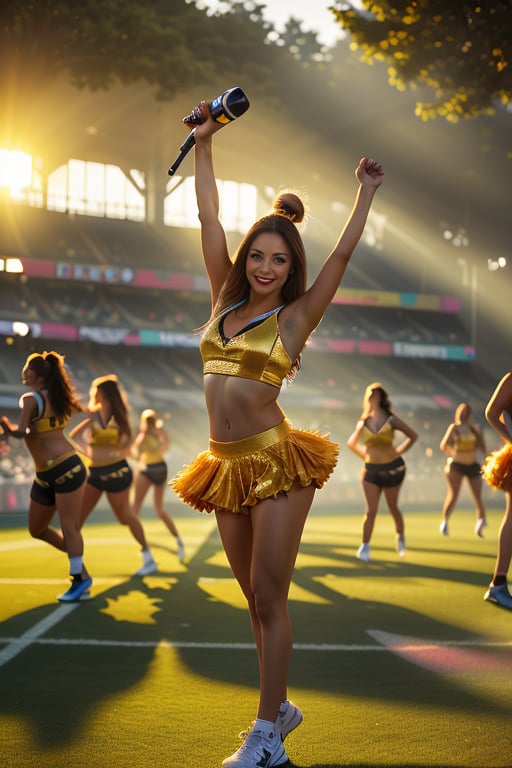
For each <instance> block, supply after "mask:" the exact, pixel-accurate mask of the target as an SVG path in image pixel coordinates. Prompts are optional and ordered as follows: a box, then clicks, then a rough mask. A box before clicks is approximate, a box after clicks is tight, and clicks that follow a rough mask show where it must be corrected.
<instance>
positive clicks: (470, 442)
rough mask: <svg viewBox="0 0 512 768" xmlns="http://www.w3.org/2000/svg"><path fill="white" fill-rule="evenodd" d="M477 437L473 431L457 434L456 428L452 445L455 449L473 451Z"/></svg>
mask: <svg viewBox="0 0 512 768" xmlns="http://www.w3.org/2000/svg"><path fill="white" fill-rule="evenodd" d="M477 442H478V437H477V436H476V435H475V433H474V432H468V433H464V434H459V433H458V432H457V430H455V431H454V434H453V447H454V449H455V450H456V451H462V452H464V451H474V450H475V448H476V444H477Z"/></svg>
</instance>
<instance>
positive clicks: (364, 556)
mask: <svg viewBox="0 0 512 768" xmlns="http://www.w3.org/2000/svg"><path fill="white" fill-rule="evenodd" d="M356 557H357V559H358V560H362V561H363V562H364V563H369V562H370V545H369V544H361V546H360V547H359V549H358V550H357V555H356Z"/></svg>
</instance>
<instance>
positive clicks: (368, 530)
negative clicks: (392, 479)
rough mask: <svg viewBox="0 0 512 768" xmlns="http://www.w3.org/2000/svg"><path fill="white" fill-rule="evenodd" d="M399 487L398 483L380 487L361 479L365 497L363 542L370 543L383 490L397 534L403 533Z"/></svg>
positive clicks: (401, 534)
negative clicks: (399, 505) (389, 486)
mask: <svg viewBox="0 0 512 768" xmlns="http://www.w3.org/2000/svg"><path fill="white" fill-rule="evenodd" d="M400 488H401V486H400V485H395V486H393V487H392V488H380V487H379V486H378V485H375V484H374V483H367V482H365V481H363V492H364V496H365V499H366V510H365V514H364V521H363V543H364V544H369V543H370V539H371V537H372V533H373V527H374V525H375V519H376V517H377V512H378V509H379V500H380V497H381V493H382V492H384V498H385V499H386V504H387V505H388V509H389V513H390V515H391V517H392V518H393V521H394V523H395V530H396V533H397V535H398V536H403V535H404V518H403V515H402V513H401V512H400V509H399V508H398V495H399V493H400Z"/></svg>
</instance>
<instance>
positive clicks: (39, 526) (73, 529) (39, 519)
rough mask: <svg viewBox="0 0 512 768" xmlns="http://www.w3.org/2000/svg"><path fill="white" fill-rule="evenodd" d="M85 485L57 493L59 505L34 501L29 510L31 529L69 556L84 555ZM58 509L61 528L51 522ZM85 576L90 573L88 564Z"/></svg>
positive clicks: (37, 537)
mask: <svg viewBox="0 0 512 768" xmlns="http://www.w3.org/2000/svg"><path fill="white" fill-rule="evenodd" d="M83 494H84V486H83V485H82V486H81V487H80V488H77V489H76V490H74V491H70V492H69V493H59V494H56V495H55V502H56V503H55V504H54V505H52V506H50V507H48V506H45V505H43V504H38V503H37V502H35V501H33V500H31V501H30V506H29V513H28V530H29V533H30V535H31V536H33V537H34V538H35V539H41V541H46V542H47V543H48V544H50V545H51V546H52V547H55V548H56V549H58V550H59V551H60V552H66V553H67V555H68V557H69V558H71V557H80V558H82V557H83V554H84V540H83V538H82V534H81V531H80V528H81V522H80V520H81V509H82V498H83ZM56 511H57V513H58V516H59V522H60V527H61V531H58V530H57V529H56V528H52V527H51V526H50V523H51V521H52V518H53V516H54V514H55V512H56ZM82 576H83V577H84V578H86V577H87V576H88V574H87V570H86V568H85V566H83V567H82Z"/></svg>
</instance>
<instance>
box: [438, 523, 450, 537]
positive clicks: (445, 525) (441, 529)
mask: <svg viewBox="0 0 512 768" xmlns="http://www.w3.org/2000/svg"><path fill="white" fill-rule="evenodd" d="M439 533H442V534H443V536H448V535H449V534H448V520H441V524H440V525H439Z"/></svg>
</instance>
